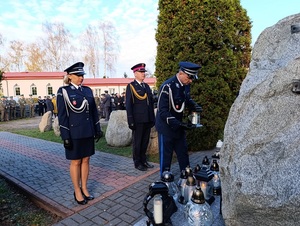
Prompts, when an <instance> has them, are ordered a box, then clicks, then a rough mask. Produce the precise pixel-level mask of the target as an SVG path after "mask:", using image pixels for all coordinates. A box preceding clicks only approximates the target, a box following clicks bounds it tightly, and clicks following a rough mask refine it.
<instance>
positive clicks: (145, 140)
mask: <svg viewBox="0 0 300 226" xmlns="http://www.w3.org/2000/svg"><path fill="white" fill-rule="evenodd" d="M145 67H146V64H144V63H140V64H137V65H134V66H133V67H132V68H131V70H133V73H134V77H135V80H134V81H133V82H131V83H129V84H128V85H127V87H126V95H125V96H126V112H127V121H128V125H129V128H130V129H131V130H132V137H133V142H132V149H133V150H132V152H133V162H134V166H135V168H136V169H138V170H141V171H146V170H147V168H153V165H151V164H149V163H148V162H147V159H146V151H147V147H148V144H149V138H150V132H151V127H153V126H154V119H155V117H154V109H153V98H152V92H151V89H150V87H149V85H148V84H146V83H144V82H143V81H144V79H145V72H146V69H145Z"/></svg>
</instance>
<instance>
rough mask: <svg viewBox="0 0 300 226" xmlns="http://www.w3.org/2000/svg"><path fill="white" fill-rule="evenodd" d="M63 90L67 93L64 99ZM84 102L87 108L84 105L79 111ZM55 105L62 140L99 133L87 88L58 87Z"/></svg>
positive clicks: (96, 118)
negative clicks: (86, 103)
mask: <svg viewBox="0 0 300 226" xmlns="http://www.w3.org/2000/svg"><path fill="white" fill-rule="evenodd" d="M63 89H64V90H65V91H66V93H67V98H66V97H64V94H63V93H64V92H63ZM84 100H87V102H88V106H87V105H85V107H84V108H82V109H80V107H81V106H82V103H83V101H84ZM68 101H69V104H68ZM84 102H86V101H84ZM56 103H57V109H58V115H57V116H58V121H59V127H60V134H61V138H62V139H63V140H67V139H83V138H87V137H93V136H95V134H96V133H100V130H101V129H100V122H99V117H98V113H97V108H96V104H95V100H94V96H93V92H92V90H91V89H90V88H89V87H87V86H82V87H81V89H80V88H79V89H77V88H76V87H74V86H73V85H72V84H70V85H68V86H63V87H60V88H59V89H58V91H57V98H56ZM74 108H76V110H74Z"/></svg>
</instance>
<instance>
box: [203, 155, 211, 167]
mask: <svg viewBox="0 0 300 226" xmlns="http://www.w3.org/2000/svg"><path fill="white" fill-rule="evenodd" d="M209 165H210V162H209V159H208V158H207V156H205V157H204V158H203V160H202V168H203V167H205V168H209Z"/></svg>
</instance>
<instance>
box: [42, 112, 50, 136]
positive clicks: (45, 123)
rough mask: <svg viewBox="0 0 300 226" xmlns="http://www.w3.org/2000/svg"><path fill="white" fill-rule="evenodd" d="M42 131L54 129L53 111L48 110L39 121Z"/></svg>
mask: <svg viewBox="0 0 300 226" xmlns="http://www.w3.org/2000/svg"><path fill="white" fill-rule="evenodd" d="M39 130H40V132H46V131H50V130H52V112H51V111H47V112H46V113H45V114H44V115H43V116H42V119H41V122H40V123H39Z"/></svg>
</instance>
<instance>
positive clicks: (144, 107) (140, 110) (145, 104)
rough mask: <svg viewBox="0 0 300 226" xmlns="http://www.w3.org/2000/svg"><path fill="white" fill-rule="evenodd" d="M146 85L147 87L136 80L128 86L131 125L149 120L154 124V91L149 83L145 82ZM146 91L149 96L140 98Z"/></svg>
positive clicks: (127, 105) (128, 116)
mask: <svg viewBox="0 0 300 226" xmlns="http://www.w3.org/2000/svg"><path fill="white" fill-rule="evenodd" d="M130 85H132V86H130ZM144 86H145V87H142V86H141V85H140V84H139V83H138V82H137V81H136V80H134V81H133V82H131V83H129V84H128V85H127V87H126V95H125V97H126V112H127V121H128V124H129V125H130V124H135V123H149V122H150V123H153V125H154V121H155V116H154V107H153V97H152V92H151V89H150V87H149V85H148V84H146V83H144ZM131 87H132V88H133V89H134V90H135V92H136V94H137V95H138V96H137V95H135V93H134V91H133V90H132V88H131ZM146 93H147V98H145V99H143V100H141V99H139V97H143V96H144V95H145V94H146Z"/></svg>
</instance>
